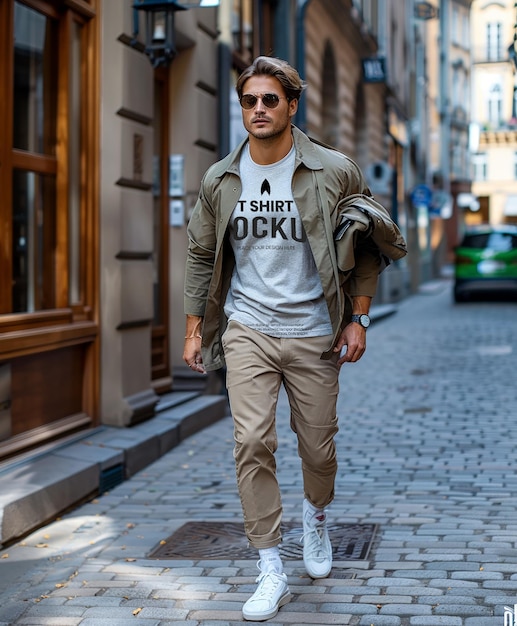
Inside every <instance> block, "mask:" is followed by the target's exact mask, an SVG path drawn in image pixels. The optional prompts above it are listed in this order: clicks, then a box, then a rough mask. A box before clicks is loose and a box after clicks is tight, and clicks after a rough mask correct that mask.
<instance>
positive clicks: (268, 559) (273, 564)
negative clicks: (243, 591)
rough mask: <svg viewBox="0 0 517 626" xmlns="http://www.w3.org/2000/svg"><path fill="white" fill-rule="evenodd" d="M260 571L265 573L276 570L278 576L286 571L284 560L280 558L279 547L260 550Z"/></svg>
mask: <svg viewBox="0 0 517 626" xmlns="http://www.w3.org/2000/svg"><path fill="white" fill-rule="evenodd" d="M259 557H260V565H261V567H260V569H261V570H262V571H264V572H270V571H271V570H274V571H275V572H276V573H277V574H281V573H282V572H283V570H284V566H283V564H282V559H281V558H280V550H279V549H278V546H274V547H273V548H262V549H260V550H259Z"/></svg>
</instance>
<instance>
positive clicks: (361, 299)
mask: <svg viewBox="0 0 517 626" xmlns="http://www.w3.org/2000/svg"><path fill="white" fill-rule="evenodd" d="M371 302H372V299H371V298H370V296H354V297H353V298H352V313H353V314H354V315H361V314H362V313H368V311H369V310H370V305H371ZM343 346H346V351H345V352H344V354H343V355H342V356H340V357H339V361H338V362H337V364H338V365H339V367H341V366H342V365H343V363H355V362H356V361H359V359H360V358H361V357H362V356H363V354H364V351H365V350H366V328H363V327H362V326H361V324H357V323H356V322H350V324H347V325H346V326H345V328H344V329H343V331H342V333H341V335H340V336H339V339H338V342H337V344H336V347H335V348H334V352H341V350H342V349H343Z"/></svg>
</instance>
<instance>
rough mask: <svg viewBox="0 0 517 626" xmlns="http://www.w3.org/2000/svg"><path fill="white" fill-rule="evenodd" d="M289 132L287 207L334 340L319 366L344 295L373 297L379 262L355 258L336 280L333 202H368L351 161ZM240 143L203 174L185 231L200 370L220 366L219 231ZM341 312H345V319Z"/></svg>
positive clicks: (233, 189)
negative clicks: (290, 200) (354, 197)
mask: <svg viewBox="0 0 517 626" xmlns="http://www.w3.org/2000/svg"><path fill="white" fill-rule="evenodd" d="M292 132H293V138H294V146H295V150H296V157H295V159H296V160H295V171H294V175H293V180H292V189H293V196H294V201H295V202H296V206H297V208H298V211H299V213H300V217H301V220H302V223H303V226H304V228H305V232H306V234H307V238H308V241H309V243H310V246H311V250H312V253H313V255H314V260H315V263H316V267H317V269H318V273H319V276H320V279H321V285H322V287H323V293H324V296H325V299H326V302H327V306H328V310H329V314H330V320H331V323H332V329H333V333H334V337H333V340H332V343H331V344H330V345H329V347H328V350H326V351H325V352H324V353H323V354H322V358H323V359H325V358H330V356H331V355H332V348H333V346H334V344H335V343H336V341H337V338H338V336H339V334H340V331H341V329H342V327H343V326H344V324H345V302H346V300H347V296H349V297H351V296H359V295H363V296H371V297H373V296H374V295H375V291H376V287H377V279H378V273H379V267H380V259H379V257H378V256H377V255H375V254H373V253H372V254H368V253H365V254H361V255H360V256H358V257H357V258H356V265H355V267H354V268H353V269H352V270H351V271H350V272H348V273H347V274H346V275H344V274H342V273H340V271H339V268H338V265H337V260H336V252H335V246H334V238H333V233H334V229H335V228H336V225H337V220H338V210H337V205H338V204H339V202H340V200H342V199H343V198H346V197H347V196H349V195H351V194H364V195H366V196H371V193H370V190H369V189H368V187H367V186H366V183H365V181H364V179H363V176H362V174H361V171H360V170H359V168H358V166H357V165H356V164H355V163H354V162H353V161H352V160H351V159H349V158H348V157H346V156H345V155H344V154H341V153H340V152H338V151H336V150H333V149H331V148H328V147H325V146H322V145H320V144H318V143H316V142H313V141H312V140H310V139H309V138H308V137H307V136H306V135H305V134H304V133H302V132H301V131H300V130H299V129H298V128H296V127H295V126H293V127H292ZM247 141H248V140H247V139H246V140H245V141H243V142H242V143H241V144H240V145H239V146H238V147H237V148H236V149H235V150H234V151H233V152H231V153H230V154H229V155H228V156H226V157H225V158H224V159H222V160H221V161H219V162H217V163H215V164H214V165H212V166H211V167H210V168H209V169H208V171H207V172H206V174H205V175H204V177H203V180H202V181H201V188H200V192H199V197H198V200H197V202H196V205H195V207H194V210H193V213H192V216H191V218H190V221H189V225H188V229H187V232H188V236H189V246H188V252H187V261H186V270H185V298H184V307H185V313H186V314H187V315H196V316H200V317H203V318H204V319H203V330H202V335H203V340H202V353H203V363H204V365H205V368H206V369H207V370H214V369H218V368H220V367H223V366H224V355H223V348H222V345H221V335H222V334H223V332H224V330H225V328H226V319H225V316H224V311H223V307H224V302H225V299H226V294H227V291H228V288H229V285H230V278H231V275H232V270H233V267H234V257H233V252H232V249H231V246H230V244H229V241H228V237H227V230H228V223H229V220H230V217H231V215H232V212H233V210H234V208H235V206H236V204H237V202H238V200H239V198H240V195H241V188H242V187H241V179H240V177H239V159H240V154H241V151H242V149H243V147H244V145H245V144H246V143H247ZM293 270H294V268H293ZM294 271H295V270H294ZM348 313H350V311H349V307H347V317H348Z"/></svg>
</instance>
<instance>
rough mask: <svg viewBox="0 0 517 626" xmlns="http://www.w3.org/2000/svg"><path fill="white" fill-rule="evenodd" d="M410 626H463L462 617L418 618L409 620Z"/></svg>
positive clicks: (434, 616)
mask: <svg viewBox="0 0 517 626" xmlns="http://www.w3.org/2000/svg"><path fill="white" fill-rule="evenodd" d="M409 623H410V626H462V623H463V622H462V619H461V617H445V616H439V615H438V616H437V615H433V616H429V615H426V616H425V617H421V616H417V617H412V618H411V619H410V620H409Z"/></svg>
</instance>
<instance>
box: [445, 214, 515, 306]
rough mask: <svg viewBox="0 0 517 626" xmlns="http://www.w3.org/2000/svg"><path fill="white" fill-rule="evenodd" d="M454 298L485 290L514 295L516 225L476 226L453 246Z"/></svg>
mask: <svg viewBox="0 0 517 626" xmlns="http://www.w3.org/2000/svg"><path fill="white" fill-rule="evenodd" d="M454 270H455V271H454V300H455V301H456V302H463V301H465V300H467V299H468V298H469V296H470V295H471V294H479V293H482V292H486V291H492V292H501V293H503V292H504V293H506V292H513V293H515V294H517V226H511V225H506V226H478V227H476V228H470V229H469V230H467V232H466V233H465V235H464V237H463V240H462V242H461V244H460V245H459V246H458V247H457V248H456V249H455V263H454Z"/></svg>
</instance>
